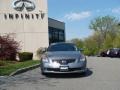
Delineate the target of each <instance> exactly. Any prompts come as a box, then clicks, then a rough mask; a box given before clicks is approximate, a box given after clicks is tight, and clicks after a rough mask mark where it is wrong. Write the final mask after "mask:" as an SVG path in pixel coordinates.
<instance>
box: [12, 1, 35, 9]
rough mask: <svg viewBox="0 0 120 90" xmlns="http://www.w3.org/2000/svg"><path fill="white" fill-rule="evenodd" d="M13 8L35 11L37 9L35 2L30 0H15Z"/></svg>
mask: <svg viewBox="0 0 120 90" xmlns="http://www.w3.org/2000/svg"><path fill="white" fill-rule="evenodd" d="M12 5H13V8H14V9H15V10H17V11H23V10H24V9H26V10H27V11H33V10H34V9H35V4H34V3H33V2H32V1H30V0H15V1H13V4H12Z"/></svg>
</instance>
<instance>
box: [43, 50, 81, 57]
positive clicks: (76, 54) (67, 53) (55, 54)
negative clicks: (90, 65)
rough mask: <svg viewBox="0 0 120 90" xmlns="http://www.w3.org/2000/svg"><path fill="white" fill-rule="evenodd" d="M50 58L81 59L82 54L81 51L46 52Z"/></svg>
mask: <svg viewBox="0 0 120 90" xmlns="http://www.w3.org/2000/svg"><path fill="white" fill-rule="evenodd" d="M45 55H46V56H47V57H48V58H56V59H57V58H79V57H80V56H81V55H82V54H81V53H80V52H79V51H59V52H46V53H45Z"/></svg>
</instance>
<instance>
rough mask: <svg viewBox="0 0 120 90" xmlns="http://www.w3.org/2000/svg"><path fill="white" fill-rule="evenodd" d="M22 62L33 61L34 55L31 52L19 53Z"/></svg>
mask: <svg viewBox="0 0 120 90" xmlns="http://www.w3.org/2000/svg"><path fill="white" fill-rule="evenodd" d="M18 56H19V59H20V61H26V60H32V59H33V53H31V52H20V53H18Z"/></svg>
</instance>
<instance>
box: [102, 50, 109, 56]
mask: <svg viewBox="0 0 120 90" xmlns="http://www.w3.org/2000/svg"><path fill="white" fill-rule="evenodd" d="M107 51H108V50H105V51H102V52H100V56H101V57H107V56H108V54H107Z"/></svg>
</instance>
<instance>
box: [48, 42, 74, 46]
mask: <svg viewBox="0 0 120 90" xmlns="http://www.w3.org/2000/svg"><path fill="white" fill-rule="evenodd" d="M59 44H71V45H75V44H73V43H68V42H58V43H52V44H50V46H51V45H59Z"/></svg>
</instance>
